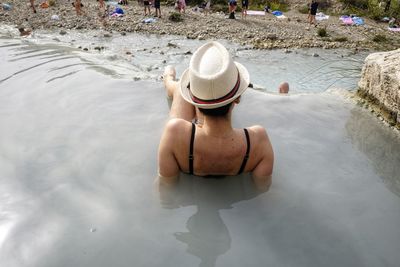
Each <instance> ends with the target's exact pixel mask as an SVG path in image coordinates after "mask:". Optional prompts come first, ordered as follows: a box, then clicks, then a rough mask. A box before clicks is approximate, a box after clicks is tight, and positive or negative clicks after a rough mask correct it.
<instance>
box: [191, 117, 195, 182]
mask: <svg viewBox="0 0 400 267" xmlns="http://www.w3.org/2000/svg"><path fill="white" fill-rule="evenodd" d="M195 133H196V125H195V124H194V123H193V122H192V135H191V136H190V149H189V174H193V146H194V134H195Z"/></svg>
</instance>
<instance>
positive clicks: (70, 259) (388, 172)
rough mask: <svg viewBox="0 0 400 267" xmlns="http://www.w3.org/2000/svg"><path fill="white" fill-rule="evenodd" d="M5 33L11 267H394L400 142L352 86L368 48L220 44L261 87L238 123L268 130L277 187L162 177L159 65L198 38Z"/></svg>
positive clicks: (3, 204) (1, 121) (6, 259)
mask: <svg viewBox="0 0 400 267" xmlns="http://www.w3.org/2000/svg"><path fill="white" fill-rule="evenodd" d="M0 34H1V37H0V63H1V65H0V68H1V72H0V73H1V74H0V266H7V267H19V266H29V267H31V266H32V267H33V266H35V267H53V266H93V267H94V266H96V267H99V266H171V267H172V266H238V267H242V266H304V267H309V266H335V267H337V266H371V267H375V266H393V267H395V266H398V264H399V262H400V255H399V251H400V231H399V224H400V139H399V137H398V136H396V135H395V134H394V133H393V132H392V131H391V130H390V129H388V128H387V127H386V126H384V125H383V124H381V123H380V122H379V120H378V119H376V118H375V117H374V116H373V115H371V114H370V113H369V112H367V111H366V110H364V109H362V108H359V107H358V106H357V105H355V104H354V103H353V102H352V101H349V100H347V98H346V97H345V95H346V94H345V93H343V91H344V90H343V89H348V90H354V89H355V88H356V83H357V80H358V77H357V75H359V70H360V69H361V65H362V60H363V58H364V57H365V55H362V54H361V55H350V53H349V52H348V51H324V50H299V51H297V52H292V53H289V54H287V53H284V52H283V51H253V50H244V49H243V48H242V47H238V46H235V45H232V44H228V43H225V44H226V45H227V46H228V48H229V50H230V51H231V52H232V53H233V54H234V56H235V60H237V61H239V62H241V63H242V64H244V65H245V66H246V67H247V68H248V69H249V72H250V75H251V80H252V82H253V84H254V85H255V87H256V88H255V89H248V90H247V92H246V93H245V94H244V96H243V98H242V101H241V103H240V104H239V105H238V106H237V107H236V108H235V110H234V115H233V117H234V118H233V120H234V125H235V127H245V126H249V125H253V124H260V125H262V126H264V127H266V128H267V130H268V133H269V136H270V139H271V141H272V144H273V147H274V151H275V156H276V163H275V168H274V174H273V185H272V186H271V188H270V190H269V191H268V192H259V191H257V190H256V189H255V188H254V185H253V184H252V181H251V178H250V176H249V175H242V176H238V177H229V178H226V179H218V180H214V179H203V178H199V177H192V176H187V175H181V179H180V182H179V184H178V185H177V186H176V187H172V188H160V189H158V187H155V186H154V181H155V178H156V176H157V148H158V142H159V139H160V135H161V132H162V129H163V125H164V123H165V122H166V120H167V114H168V103H167V100H166V97H165V92H164V90H163V86H162V82H161V81H160V79H159V76H160V75H161V73H162V71H163V68H164V67H165V66H166V65H168V64H172V65H176V66H177V72H178V75H180V74H181V73H182V71H183V70H184V68H185V67H186V66H187V65H188V62H189V59H190V56H191V53H193V52H194V51H195V49H196V47H197V46H199V45H200V44H202V43H203V42H200V41H189V40H181V39H179V38H178V37H167V36H166V37H162V38H160V37H154V36H143V35H127V36H119V35H117V34H115V36H114V37H113V38H104V37H102V34H101V33H99V32H86V33H74V32H71V33H69V34H67V35H65V36H59V35H58V34H55V33H48V32H39V33H35V35H34V36H33V37H29V38H22V39H21V38H19V37H16V36H15V32H14V31H13V30H11V29H10V28H5V27H3V28H1V30H0ZM94 36H96V37H94ZM79 47H81V48H79ZM103 47H104V48H103ZM83 48H87V49H88V51H83ZM98 49H100V51H98ZM313 53H317V54H318V55H319V57H314V56H312V54H313ZM284 80H286V81H289V83H290V85H291V91H290V94H289V95H288V96H281V95H278V94H276V91H277V86H278V84H279V83H280V82H282V81H284ZM345 92H346V91H345ZM188 138H189V136H188Z"/></svg>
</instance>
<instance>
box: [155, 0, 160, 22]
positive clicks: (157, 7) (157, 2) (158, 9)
mask: <svg viewBox="0 0 400 267" xmlns="http://www.w3.org/2000/svg"><path fill="white" fill-rule="evenodd" d="M154 8H155V9H156V15H155V16H156V17H159V18H161V4H160V0H154Z"/></svg>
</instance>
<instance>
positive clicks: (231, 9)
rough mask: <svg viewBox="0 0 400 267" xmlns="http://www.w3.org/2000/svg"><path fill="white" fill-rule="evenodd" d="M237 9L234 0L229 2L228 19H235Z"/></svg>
mask: <svg viewBox="0 0 400 267" xmlns="http://www.w3.org/2000/svg"><path fill="white" fill-rule="evenodd" d="M236 8H237V2H236V0H229V2H228V10H229V18H230V19H235V11H236Z"/></svg>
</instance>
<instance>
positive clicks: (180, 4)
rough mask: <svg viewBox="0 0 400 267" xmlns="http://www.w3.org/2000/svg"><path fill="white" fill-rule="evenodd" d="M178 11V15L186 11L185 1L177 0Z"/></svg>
mask: <svg viewBox="0 0 400 267" xmlns="http://www.w3.org/2000/svg"><path fill="white" fill-rule="evenodd" d="M178 9H179V12H180V13H185V9H186V1H185V0H178Z"/></svg>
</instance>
